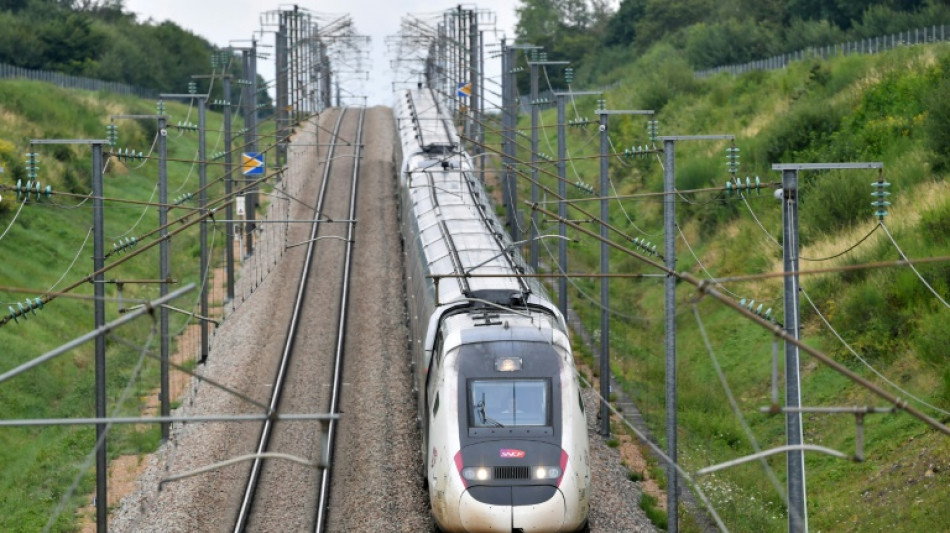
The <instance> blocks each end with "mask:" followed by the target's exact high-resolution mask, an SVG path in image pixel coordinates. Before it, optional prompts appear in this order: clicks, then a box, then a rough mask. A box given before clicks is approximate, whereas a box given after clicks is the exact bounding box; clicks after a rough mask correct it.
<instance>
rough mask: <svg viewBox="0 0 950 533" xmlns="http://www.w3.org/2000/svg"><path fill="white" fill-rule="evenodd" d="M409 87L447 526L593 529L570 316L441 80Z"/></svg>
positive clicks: (425, 374)
mask: <svg viewBox="0 0 950 533" xmlns="http://www.w3.org/2000/svg"><path fill="white" fill-rule="evenodd" d="M396 99H397V102H396V106H395V108H394V112H395V114H396V124H397V128H398V133H399V139H400V142H401V144H402V155H403V163H402V172H401V177H400V202H401V216H402V222H401V224H402V236H403V241H404V249H405V254H406V257H405V265H406V277H407V290H408V294H409V306H408V307H409V315H410V316H409V320H410V330H411V339H410V342H411V357H412V365H413V369H414V370H413V374H414V376H415V380H416V382H415V390H416V394H417V396H418V404H419V411H418V419H419V424H420V427H421V428H422V452H423V457H424V458H425V472H426V482H427V485H428V489H429V501H430V504H431V512H432V516H433V518H434V521H435V523H436V526H437V527H438V528H440V529H441V530H444V531H452V532H454V531H464V532H481V531H503V532H522V531H525V532H527V531H582V530H586V529H587V527H588V526H587V517H588V510H589V498H590V460H589V455H588V437H587V424H586V420H585V416H584V405H583V402H582V400H581V396H580V390H579V385H578V381H577V375H576V372H575V368H574V361H573V357H572V352H571V347H570V344H569V341H568V335H567V328H566V325H565V322H564V317H563V316H562V315H561V313H560V312H559V311H558V309H557V307H556V306H555V305H554V304H553V303H552V302H551V301H550V300H549V299H548V297H547V296H546V294H545V292H544V289H543V287H542V286H541V284H540V283H538V282H537V281H536V280H534V279H529V278H524V277H522V276H520V275H519V273H524V272H525V271H526V266H525V264H524V261H523V259H522V258H521V255H520V253H519V252H518V251H517V249H516V248H515V247H514V246H512V244H511V241H510V239H509V237H508V235H507V234H506V233H505V231H504V228H503V226H502V225H501V224H500V222H499V221H498V219H497V218H496V217H495V215H494V213H493V212H492V209H491V204H490V203H489V199H488V197H487V195H486V192H485V189H484V187H483V186H482V184H481V183H480V182H479V180H478V177H477V175H476V174H475V173H474V172H472V171H471V170H472V165H471V162H470V160H469V157H468V155H467V154H466V153H465V152H464V151H463V150H461V149H460V144H459V139H458V135H457V133H456V132H455V130H454V127H453V124H452V121H451V120H450V119H448V118H446V117H445V116H444V115H443V114H442V113H441V112H440V110H439V107H438V104H437V102H436V100H435V99H434V98H433V96H432V93H431V92H430V91H429V89H424V88H419V89H413V90H407V91H403V92H400V93H398V94H397V97H396ZM475 275H483V276H480V277H478V276H475ZM484 275H491V276H490V277H489V276H484Z"/></svg>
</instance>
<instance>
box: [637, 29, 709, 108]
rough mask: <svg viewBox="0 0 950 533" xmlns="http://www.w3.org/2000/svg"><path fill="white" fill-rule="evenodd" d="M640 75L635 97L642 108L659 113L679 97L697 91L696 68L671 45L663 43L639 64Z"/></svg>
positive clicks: (651, 50)
mask: <svg viewBox="0 0 950 533" xmlns="http://www.w3.org/2000/svg"><path fill="white" fill-rule="evenodd" d="M636 70H637V72H638V73H642V74H640V75H639V76H638V77H639V78H640V80H641V81H640V85H639V89H640V90H639V91H638V92H637V94H636V101H637V105H638V106H639V108H640V109H652V110H654V111H657V112H659V111H660V110H661V109H663V106H665V105H666V104H667V103H668V102H669V101H670V100H672V99H673V98H674V97H675V96H676V95H677V94H681V93H683V94H689V93H692V92H693V91H695V90H696V87H697V86H698V82H697V81H696V78H695V76H694V75H693V68H692V67H691V66H690V65H689V63H688V62H687V61H686V59H685V58H684V57H683V55H682V53H680V52H679V51H678V50H675V49H674V48H673V47H672V46H670V45H668V44H660V45H657V46H654V47H653V48H650V50H649V51H648V52H647V53H646V54H645V55H644V56H643V58H642V59H641V60H640V61H638V62H637V64H636Z"/></svg>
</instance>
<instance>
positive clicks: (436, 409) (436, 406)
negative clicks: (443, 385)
mask: <svg viewBox="0 0 950 533" xmlns="http://www.w3.org/2000/svg"><path fill="white" fill-rule="evenodd" d="M437 414H439V393H438V392H437V393H435V402H433V403H432V418H435V415H437Z"/></svg>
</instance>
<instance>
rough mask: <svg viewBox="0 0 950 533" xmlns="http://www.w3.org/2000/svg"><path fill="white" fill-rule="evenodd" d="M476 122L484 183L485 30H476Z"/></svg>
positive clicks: (479, 160) (479, 159) (480, 168)
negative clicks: (477, 113)
mask: <svg viewBox="0 0 950 533" xmlns="http://www.w3.org/2000/svg"><path fill="white" fill-rule="evenodd" d="M476 75H477V76H478V112H479V114H480V116H478V117H477V118H478V122H477V124H476V131H477V132H478V133H477V137H478V153H479V154H480V155H481V157H479V158H478V165H479V166H478V168H479V170H480V174H481V176H482V183H485V150H484V148H482V147H483V146H485V118H484V115H485V89H484V87H485V31H484V30H479V32H478V73H477V74H476Z"/></svg>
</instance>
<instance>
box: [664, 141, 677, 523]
mask: <svg viewBox="0 0 950 533" xmlns="http://www.w3.org/2000/svg"><path fill="white" fill-rule="evenodd" d="M675 148H676V141H673V140H669V139H668V140H665V141H663V155H664V159H665V167H664V172H663V192H664V193H666V194H665V195H664V196H663V233H664V238H663V240H664V252H663V253H664V254H665V256H666V267H667V268H668V269H670V272H674V271H675V270H676V239H675V238H674V235H675V232H676V202H675V198H674V196H673V194H672V193H673V191H674V190H676V174H675V168H674V164H675V162H676V158H675V157H674V150H675ZM664 287H665V292H666V455H667V456H669V458H670V462H669V463H667V465H666V502H667V506H666V515H667V531H668V532H669V533H676V532H677V530H678V526H679V524H678V521H679V515H678V509H679V489H678V479H677V475H678V474H677V472H676V462H677V443H676V424H677V423H676V410H677V405H676V278H675V277H674V276H673V275H672V274H668V275H667V276H666V281H665V284H664Z"/></svg>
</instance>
